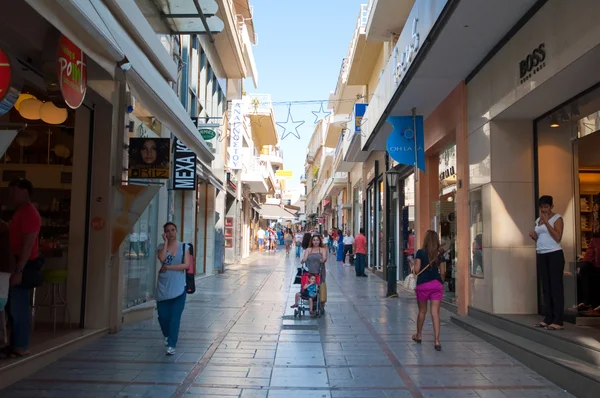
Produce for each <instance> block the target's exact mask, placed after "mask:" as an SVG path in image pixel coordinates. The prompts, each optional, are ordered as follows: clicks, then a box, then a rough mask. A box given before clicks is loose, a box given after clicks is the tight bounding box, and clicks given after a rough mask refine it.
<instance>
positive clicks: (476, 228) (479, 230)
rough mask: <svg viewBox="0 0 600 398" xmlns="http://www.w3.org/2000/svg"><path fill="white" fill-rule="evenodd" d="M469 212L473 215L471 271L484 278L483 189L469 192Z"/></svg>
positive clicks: (473, 274) (471, 226)
mask: <svg viewBox="0 0 600 398" xmlns="http://www.w3.org/2000/svg"><path fill="white" fill-rule="evenodd" d="M469 210H470V213H471V219H470V237H471V255H470V257H469V267H470V269H471V276H473V277H478V278H483V275H484V273H483V270H484V264H483V215H482V211H483V206H482V201H481V189H476V190H473V191H471V192H469Z"/></svg>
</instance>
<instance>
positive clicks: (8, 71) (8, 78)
mask: <svg viewBox="0 0 600 398" xmlns="http://www.w3.org/2000/svg"><path fill="white" fill-rule="evenodd" d="M12 67H13V63H12V62H11V58H10V56H9V55H8V54H7V53H5V52H4V51H2V49H0V115H4V114H5V113H6V112H8V111H9V110H11V108H12V107H13V105H14V104H15V102H17V99H18V98H19V94H21V90H20V88H21V87H20V84H19V88H18V89H17V87H15V86H16V85H15V80H16V79H15V74H14V73H13V70H12Z"/></svg>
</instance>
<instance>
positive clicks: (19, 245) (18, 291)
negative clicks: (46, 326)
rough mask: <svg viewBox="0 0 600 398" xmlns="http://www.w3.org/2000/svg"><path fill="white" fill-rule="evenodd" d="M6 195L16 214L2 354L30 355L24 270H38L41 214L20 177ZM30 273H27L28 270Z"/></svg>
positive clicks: (27, 184)
mask: <svg viewBox="0 0 600 398" xmlns="http://www.w3.org/2000/svg"><path fill="white" fill-rule="evenodd" d="M8 187H9V194H10V198H11V200H12V202H13V203H14V205H15V213H14V215H13V218H12V221H11V222H10V225H9V227H8V234H9V241H10V254H11V255H12V256H14V258H15V264H14V266H13V269H12V272H11V277H10V285H11V286H10V291H9V294H8V309H9V312H10V321H11V335H10V346H9V347H7V348H6V349H5V350H4V352H3V355H5V356H11V357H21V356H25V355H29V338H30V334H31V307H30V301H29V296H30V294H31V288H32V286H30V283H31V281H28V280H25V281H24V280H23V271H24V270H25V268H27V269H28V272H27V275H32V274H33V275H35V274H36V273H39V271H40V270H41V258H40V252H39V245H38V243H39V240H38V239H39V238H38V236H39V233H40V228H41V218H40V213H38V211H37V209H36V208H35V207H34V206H33V204H32V203H31V194H32V192H33V185H32V184H31V182H30V181H28V180H26V179H24V178H22V179H18V180H14V181H11V182H10V184H9V185H8ZM30 269H31V270H32V271H33V272H29V270H30Z"/></svg>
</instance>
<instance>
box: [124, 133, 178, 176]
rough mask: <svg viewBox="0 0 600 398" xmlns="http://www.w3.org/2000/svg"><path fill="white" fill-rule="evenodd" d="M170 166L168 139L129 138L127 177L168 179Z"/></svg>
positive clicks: (169, 142) (169, 141)
mask: <svg viewBox="0 0 600 398" xmlns="http://www.w3.org/2000/svg"><path fill="white" fill-rule="evenodd" d="M170 165H171V140H170V139H169V138H130V139H129V173H128V174H129V177H130V178H156V179H168V178H169V176H170Z"/></svg>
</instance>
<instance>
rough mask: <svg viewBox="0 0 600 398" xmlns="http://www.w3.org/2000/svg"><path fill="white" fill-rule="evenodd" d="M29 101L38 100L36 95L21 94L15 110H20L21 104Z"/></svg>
mask: <svg viewBox="0 0 600 398" xmlns="http://www.w3.org/2000/svg"><path fill="white" fill-rule="evenodd" d="M28 99H36V98H35V96H34V95H31V94H26V93H23V94H20V95H19V98H17V102H15V105H14V107H15V109H16V110H19V107H20V106H21V102H23V101H25V100H28Z"/></svg>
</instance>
